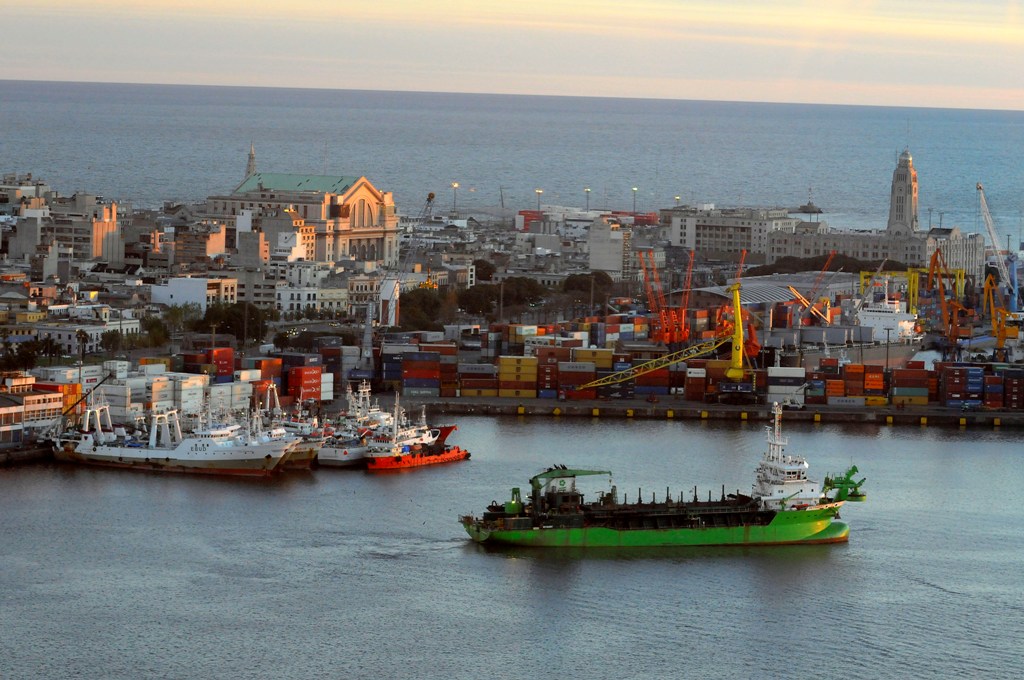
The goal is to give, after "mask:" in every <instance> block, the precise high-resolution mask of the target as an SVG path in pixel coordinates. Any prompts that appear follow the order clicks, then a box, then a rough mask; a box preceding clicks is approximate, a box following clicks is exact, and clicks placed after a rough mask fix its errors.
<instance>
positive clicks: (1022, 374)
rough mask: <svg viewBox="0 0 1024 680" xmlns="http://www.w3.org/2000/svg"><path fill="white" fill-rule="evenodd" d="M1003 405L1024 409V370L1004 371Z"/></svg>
mask: <svg viewBox="0 0 1024 680" xmlns="http://www.w3.org/2000/svg"><path fill="white" fill-rule="evenodd" d="M1002 375H1003V407H1004V408H1012V409H1016V410H1020V409H1024V370H1021V369H1019V368H1018V369H1007V370H1004V371H1003V374H1002Z"/></svg>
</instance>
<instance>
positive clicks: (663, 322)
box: [636, 250, 681, 345]
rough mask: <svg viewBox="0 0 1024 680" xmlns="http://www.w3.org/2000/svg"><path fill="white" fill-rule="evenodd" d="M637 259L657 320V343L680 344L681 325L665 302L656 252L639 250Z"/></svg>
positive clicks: (655, 335) (655, 334)
mask: <svg viewBox="0 0 1024 680" xmlns="http://www.w3.org/2000/svg"><path fill="white" fill-rule="evenodd" d="M636 255H637V259H638V260H639V261H640V268H641V269H642V270H643V274H644V287H645V289H646V291H647V305H648V307H649V308H650V310H651V314H652V315H653V316H654V317H655V319H656V320H657V328H656V330H655V332H654V333H653V334H652V335H653V339H654V341H655V342H659V343H665V344H666V345H672V344H675V343H678V342H680V335H681V333H680V331H679V328H680V324H679V320H678V317H677V315H676V313H675V310H672V309H669V307H668V305H667V304H666V302H665V293H664V289H663V288H662V285H661V277H660V276H659V275H658V267H657V265H656V264H655V262H654V252H653V251H649V250H638V251H637V253H636Z"/></svg>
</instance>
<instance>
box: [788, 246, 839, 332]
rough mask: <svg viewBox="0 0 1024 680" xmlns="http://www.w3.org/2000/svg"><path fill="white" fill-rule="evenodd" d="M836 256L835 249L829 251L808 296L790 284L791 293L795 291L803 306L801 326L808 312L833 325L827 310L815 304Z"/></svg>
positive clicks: (795, 295) (826, 323)
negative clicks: (822, 309) (824, 310)
mask: <svg viewBox="0 0 1024 680" xmlns="http://www.w3.org/2000/svg"><path fill="white" fill-rule="evenodd" d="M835 256H836V251H834V250H833V251H831V252H829V254H828V259H826V260H825V264H824V266H822V268H821V271H819V272H818V275H817V276H816V277H815V278H814V284H813V285H812V286H811V290H810V291H809V292H808V293H807V295H806V296H804V295H803V294H802V293H801V292H800V291H798V290H797V289H796V288H794V287H793V286H789V291H790V292H791V293H793V296H794V297H795V298H796V299H797V301H798V302H799V303H800V306H801V309H800V325H801V326H802V325H803V320H804V317H805V316H806V315H807V313H808V312H810V313H811V314H813V315H815V316H816V317H818V318H819V319H821V321H822V322H823V323H824V324H825V325H831V324H832V319H830V318H829V317H828V314H826V313H825V312H823V311H821V310H820V309H818V308H817V307H815V306H814V299H815V298H816V297H818V295H819V294H820V293H821V287H822V285H823V284H824V283H825V274H826V273H827V272H828V267H829V265H830V264H832V259H833V258H834V257H835Z"/></svg>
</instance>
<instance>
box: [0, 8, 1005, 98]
mask: <svg viewBox="0 0 1024 680" xmlns="http://www.w3.org/2000/svg"><path fill="white" fill-rule="evenodd" d="M8 4H9V6H8V7H7V8H6V9H4V11H3V14H4V18H5V26H6V27H7V30H5V31H4V40H3V46H4V71H5V72H6V73H7V75H6V76H5V77H7V78H14V79H19V80H50V81H82V82H122V83H163V84H198V85H245V86H265V87H312V88H327V89H370V90H401V91H431V92H485V93H508V94H540V95H571V96H609V97H627V98H637V97H638V98H657V99H697V100H725V101H772V102H806V103H826V104H867V105H882V106H921V107H951V108H973V109H1011V110H1024V76H1022V74H1024V0H927V1H926V0H889V1H888V2H876V1H873V0H862V1H857V0H818V1H800V0H760V1H759V0H718V1H713V0H712V1H701V0H675V1H672V0H614V1H613V0H517V1H511V2H509V1H505V0H475V1H472V2H471V1H467V0H373V1H372V2H360V3H354V2H348V1H346V0H289V1H288V2H281V1H280V0H274V1H270V0H245V1H242V0H206V1H200V0H144V2H141V3H140V2H138V1H137V0H133V1H132V2H127V1H124V0H88V1H83V0H33V1H32V2H21V3H8Z"/></svg>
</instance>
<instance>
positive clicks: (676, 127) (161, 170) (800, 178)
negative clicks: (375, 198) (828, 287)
mask: <svg viewBox="0 0 1024 680" xmlns="http://www.w3.org/2000/svg"><path fill="white" fill-rule="evenodd" d="M927 104H928V102H922V108H894V107H868V106H824V105H808V104H758V103H733V102H699V101H683V100H668V99H662V100H652V99H612V98H587V97H550V96H543V97H541V96H518V95H487V94H440V93H416V92H382V91H360V90H308V89H283V88H281V89H275V88H250V87H208V86H168V85H121V84H87V83H55V82H24V81H10V80H6V81H0V172H21V173H24V172H31V173H33V175H35V176H37V177H39V178H40V179H42V180H44V181H46V182H48V183H50V184H51V185H52V186H53V187H54V188H55V189H57V190H58V191H60V192H61V193H64V194H72V193H74V192H76V191H87V192H92V193H97V194H100V195H103V196H105V197H109V198H115V199H118V200H121V201H130V202H131V203H132V205H133V206H135V207H152V206H157V205H160V204H161V203H162V202H163V201H165V200H171V201H201V200H203V199H204V198H206V197H207V196H209V195H212V194H217V193H223V192H227V191H230V190H231V189H233V188H234V187H235V186H236V185H237V184H238V183H239V182H240V181H241V180H242V179H243V175H244V172H245V166H246V158H247V155H248V151H249V145H250V143H252V144H255V148H256V155H257V167H258V168H259V169H260V170H262V171H266V172H297V173H315V174H321V173H329V174H337V175H354V176H359V175H365V176H366V177H367V178H368V179H370V181H371V182H373V183H374V185H375V186H377V187H378V188H380V189H383V190H386V191H392V192H393V193H394V196H395V201H396V203H397V204H398V206H399V209H400V211H402V212H404V213H406V214H418V213H419V212H420V211H421V210H422V208H423V205H424V202H425V198H426V195H427V193H428V192H434V193H435V194H436V196H437V199H436V204H435V208H436V210H440V211H447V210H449V209H451V208H452V207H453V204H456V205H455V206H454V207H457V208H458V209H459V210H460V211H465V212H470V213H473V212H476V213H480V214H494V212H495V211H496V210H497V209H499V208H500V207H501V206H502V205H504V209H505V210H506V211H507V212H513V211H516V210H520V209H526V208H536V206H537V197H538V195H537V193H536V189H541V190H542V191H543V193H542V194H541V195H540V199H541V203H542V204H552V205H568V206H580V207H583V206H585V205H586V204H587V201H588V198H587V195H586V194H585V192H584V187H588V186H589V187H590V189H591V192H590V194H589V205H590V207H591V208H609V209H618V210H631V209H632V208H633V205H634V203H633V201H634V198H635V201H636V203H635V205H636V209H637V210H639V211H654V210H657V209H659V208H663V207H667V206H671V205H673V204H674V203H675V202H676V197H677V196H678V197H679V202H681V203H686V204H694V203H714V204H716V205H719V206H737V205H745V206H755V205H756V206H784V207H793V206H798V205H801V204H803V203H806V202H807V200H808V197H809V196H812V197H813V201H814V203H815V204H817V205H818V206H820V207H821V208H823V209H824V211H825V213H824V215H822V217H821V219H824V220H826V221H828V222H829V223H830V224H831V225H833V226H837V227H848V228H879V227H884V226H885V222H886V219H887V216H888V206H889V186H890V181H891V178H892V172H893V169H894V168H895V165H896V158H897V156H898V154H899V152H900V151H902V150H903V149H904V148H909V149H910V151H911V153H912V155H913V157H914V164H915V167H916V168H917V169H918V177H919V182H920V206H921V210H920V222H921V226H922V227H927V226H928V225H929V223H930V224H931V225H932V226H940V223H941V226H945V227H949V226H959V227H961V228H963V229H964V230H966V231H978V230H983V228H984V226H983V224H982V223H981V220H980V216H979V211H978V198H977V191H976V189H975V185H976V184H977V183H978V182H982V183H983V184H984V186H985V192H986V198H987V199H988V203H989V207H990V210H991V212H992V214H993V217H994V220H995V222H996V226H997V228H998V229H999V231H1000V232H1001V235H1002V236H1001V237H1002V238H1003V239H1005V237H1006V236H1007V235H1009V236H1011V237H1013V238H1012V239H1011V240H1017V239H1018V237H1019V236H1020V233H1021V230H1022V228H1024V163H1021V160H1020V159H1021V154H1022V151H1024V112H1007V111H982V110H953V109H936V108H927ZM452 182H458V183H459V189H458V190H457V194H456V193H455V192H454V191H453V190H452V189H451V184H452ZM633 187H636V189H637V191H636V192H634V191H633ZM929 209H930V210H929Z"/></svg>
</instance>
